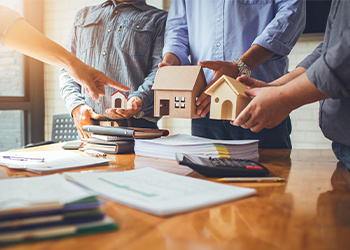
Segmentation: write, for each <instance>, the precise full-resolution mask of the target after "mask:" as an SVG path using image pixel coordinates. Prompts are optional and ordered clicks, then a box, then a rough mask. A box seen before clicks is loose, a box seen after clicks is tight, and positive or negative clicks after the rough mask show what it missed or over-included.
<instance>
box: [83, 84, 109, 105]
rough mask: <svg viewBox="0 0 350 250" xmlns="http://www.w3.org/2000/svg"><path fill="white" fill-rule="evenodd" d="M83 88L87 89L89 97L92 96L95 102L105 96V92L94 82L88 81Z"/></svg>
mask: <svg viewBox="0 0 350 250" xmlns="http://www.w3.org/2000/svg"><path fill="white" fill-rule="evenodd" d="M83 86H84V88H85V89H86V92H87V94H88V96H91V98H92V99H94V100H97V99H98V97H99V96H100V95H104V94H105V93H104V90H101V89H99V88H97V87H96V86H95V83H94V82H93V81H90V80H87V81H86V82H85V83H84V85H83Z"/></svg>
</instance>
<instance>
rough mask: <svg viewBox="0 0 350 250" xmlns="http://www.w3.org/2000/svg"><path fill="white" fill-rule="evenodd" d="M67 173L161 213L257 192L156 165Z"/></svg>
mask: <svg viewBox="0 0 350 250" xmlns="http://www.w3.org/2000/svg"><path fill="white" fill-rule="evenodd" d="M64 175H65V176H66V177H67V178H68V179H69V180H71V181H73V182H76V183H78V184H79V185H81V186H83V187H86V188H87V189H89V190H92V191H94V192H96V193H97V194H98V195H99V196H102V197H104V198H107V199H109V200H112V201H115V202H117V203H121V204H124V205H126V206H130V207H133V208H136V209H139V210H142V211H145V212H148V213H151V214H154V215H158V216H170V215H174V214H178V213H184V212H188V211H191V210H195V209H199V208H204V207H208V206H213V205H217V204H220V203H224V202H228V201H233V200H236V199H240V198H244V197H247V196H251V195H254V194H255V193H256V191H255V189H252V188H243V187H235V186H230V185H225V184H219V183H215V182H211V181H206V180H201V179H196V178H193V177H187V176H181V175H177V174H171V173H167V172H164V171H161V170H157V169H154V168H142V169H137V170H130V171H124V172H112V173H111V172H108V173H76V172H71V173H64Z"/></svg>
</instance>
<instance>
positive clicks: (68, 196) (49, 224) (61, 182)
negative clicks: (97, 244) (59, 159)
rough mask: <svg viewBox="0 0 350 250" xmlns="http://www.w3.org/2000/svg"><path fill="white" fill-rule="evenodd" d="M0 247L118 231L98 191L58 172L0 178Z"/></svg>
mask: <svg viewBox="0 0 350 250" xmlns="http://www.w3.org/2000/svg"><path fill="white" fill-rule="evenodd" d="M0 204H1V206H0V246H5V245H11V244H17V243H27V242H35V241H39V240H47V239H57V238H62V237H71V236H79V235H84V234H90V233H99V232H106V231H111V230H116V229H117V228H118V226H117V225H116V224H115V223H114V222H113V220H112V219H110V218H109V217H107V216H105V215H104V213H103V212H102V211H101V209H100V207H101V205H103V204H104V202H103V201H101V200H100V199H99V198H98V197H97V196H95V194H92V193H91V192H89V191H86V190H84V189H82V188H81V187H79V186H77V185H75V184H73V183H71V182H69V181H67V180H66V179H65V178H64V177H63V176H61V175H59V174H55V175H49V176H44V177H32V178H20V179H6V180H1V181H0Z"/></svg>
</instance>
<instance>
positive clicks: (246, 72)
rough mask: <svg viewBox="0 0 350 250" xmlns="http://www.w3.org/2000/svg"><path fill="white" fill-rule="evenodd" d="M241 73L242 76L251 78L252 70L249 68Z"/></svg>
mask: <svg viewBox="0 0 350 250" xmlns="http://www.w3.org/2000/svg"><path fill="white" fill-rule="evenodd" d="M240 73H241V75H247V76H250V70H249V69H247V68H244V69H242V71H241V72H240Z"/></svg>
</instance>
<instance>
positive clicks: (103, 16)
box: [59, 0, 167, 138]
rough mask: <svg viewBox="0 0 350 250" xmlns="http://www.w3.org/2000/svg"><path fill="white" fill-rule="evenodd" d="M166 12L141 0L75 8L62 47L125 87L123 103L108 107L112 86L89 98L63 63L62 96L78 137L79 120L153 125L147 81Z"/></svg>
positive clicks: (157, 54) (83, 122) (158, 51)
mask: <svg viewBox="0 0 350 250" xmlns="http://www.w3.org/2000/svg"><path fill="white" fill-rule="evenodd" d="M166 17H167V12H166V11H164V10H160V9H157V8H155V7H152V6H149V5H147V4H146V2H145V0H122V1H117V0H108V1H104V2H103V3H101V4H99V5H95V6H87V7H85V8H83V9H81V10H80V11H78V13H77V14H76V17H75V20H74V25H73V27H72V30H71V34H70V37H69V39H68V43H67V50H68V51H70V52H71V53H73V54H74V55H76V56H77V57H78V58H79V59H80V60H82V61H83V62H84V63H86V64H88V65H89V66H91V67H94V68H96V69H98V70H100V71H102V72H104V73H105V74H106V75H107V76H108V77H110V78H112V79H114V80H116V81H117V82H120V83H122V84H124V85H126V86H128V87H130V89H131V90H130V92H129V93H125V92H124V94H125V95H127V96H128V98H129V100H128V103H127V108H126V109H125V110H123V109H112V103H111V102H112V101H111V100H112V97H111V95H113V94H114V93H115V92H116V90H115V89H114V88H110V87H108V86H107V87H106V88H105V89H106V95H105V96H103V97H100V98H99V99H98V100H93V99H92V98H90V97H88V96H87V95H86V92H85V90H84V89H81V88H80V86H79V85H78V84H77V83H76V82H75V81H74V79H72V78H71V77H70V76H69V74H68V72H67V71H66V70H64V69H61V70H60V73H59V81H60V86H61V96H62V98H63V100H64V102H65V104H66V106H67V108H68V110H69V111H70V112H71V113H72V116H73V118H74V122H75V125H76V127H77V128H78V130H79V132H80V134H81V136H82V137H83V138H86V137H90V135H89V134H87V133H84V131H83V129H82V127H83V126H84V125H92V124H97V125H98V124H100V121H106V120H108V121H113V122H116V123H118V125H119V126H123V127H125V126H129V127H144V128H145V127H148V128H158V127H157V121H158V119H159V118H157V117H154V116H153V102H154V101H153V98H154V97H153V91H152V89H151V88H152V85H153V80H154V77H155V75H156V73H157V70H158V64H159V63H160V62H161V61H162V49H163V45H164V32H165V22H166Z"/></svg>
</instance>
